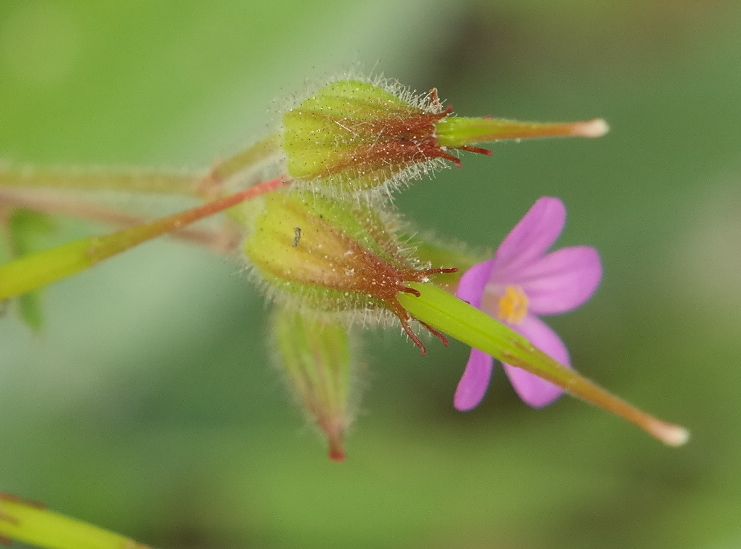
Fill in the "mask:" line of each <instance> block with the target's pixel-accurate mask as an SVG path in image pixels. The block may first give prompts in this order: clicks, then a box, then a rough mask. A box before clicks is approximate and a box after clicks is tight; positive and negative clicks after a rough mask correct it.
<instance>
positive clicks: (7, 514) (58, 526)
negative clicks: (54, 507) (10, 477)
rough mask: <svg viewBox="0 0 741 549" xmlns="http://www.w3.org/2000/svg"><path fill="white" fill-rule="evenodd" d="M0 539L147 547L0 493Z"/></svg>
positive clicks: (80, 547) (72, 547) (97, 548)
mask: <svg viewBox="0 0 741 549" xmlns="http://www.w3.org/2000/svg"><path fill="white" fill-rule="evenodd" d="M0 539H7V540H17V541H20V542H23V543H29V544H32V545H35V546H37V547H46V548H49V549H146V548H147V546H146V545H142V544H139V543H137V542H135V541H134V540H132V539H129V538H127V537H124V536H122V535H120V534H116V533H114V532H109V531H107V530H104V529H102V528H98V527H97V526H93V525H92V524H87V523H85V522H82V521H79V520H76V519H73V518H69V517H66V516H64V515H60V514H58V513H54V512H52V511H49V510H47V509H44V508H43V507H40V506H37V505H33V504H28V503H25V502H23V501H21V500H19V499H17V498H14V497H11V496H2V495H0Z"/></svg>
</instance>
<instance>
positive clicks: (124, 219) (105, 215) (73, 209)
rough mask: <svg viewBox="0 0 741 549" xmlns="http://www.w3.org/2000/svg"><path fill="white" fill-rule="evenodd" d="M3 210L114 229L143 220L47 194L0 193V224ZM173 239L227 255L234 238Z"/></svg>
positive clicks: (200, 234) (189, 235) (187, 235)
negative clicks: (60, 218)
mask: <svg viewBox="0 0 741 549" xmlns="http://www.w3.org/2000/svg"><path fill="white" fill-rule="evenodd" d="M4 207H5V208H6V209H7V208H10V209H17V208H23V209H26V210H31V211H34V212H38V213H43V214H47V215H61V216H66V217H72V218H75V219H82V220H85V221H93V222H96V223H105V224H107V225H114V226H117V227H134V226H136V225H143V224H145V223H146V222H147V220H146V219H144V218H141V217H137V216H134V215H129V214H126V213H122V212H119V211H116V210H113V209H110V208H105V207H103V206H99V205H97V204H91V203H88V202H80V201H78V200H73V199H71V198H69V197H60V196H58V195H57V194H55V193H53V192H48V191H39V192H36V191H33V192H28V191H25V190H24V191H21V192H15V191H10V192H8V191H5V192H4V191H0V224H2V211H3V209H4ZM171 236H172V237H173V238H176V239H179V240H183V241H185V242H190V243H193V244H197V245H199V246H204V247H206V248H208V249H210V250H213V251H214V252H217V253H222V254H223V253H227V252H230V251H231V250H233V249H234V246H235V244H236V239H237V237H236V235H235V234H233V233H232V231H229V230H228V229H223V230H221V231H206V230H199V229H184V230H180V231H177V232H173V233H172V235H171Z"/></svg>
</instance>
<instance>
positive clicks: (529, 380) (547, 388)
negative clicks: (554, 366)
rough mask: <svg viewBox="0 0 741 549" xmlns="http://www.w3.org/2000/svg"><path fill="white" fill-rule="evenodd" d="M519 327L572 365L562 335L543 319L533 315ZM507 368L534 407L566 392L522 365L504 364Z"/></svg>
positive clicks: (524, 399) (540, 405) (510, 376)
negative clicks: (519, 366)
mask: <svg viewBox="0 0 741 549" xmlns="http://www.w3.org/2000/svg"><path fill="white" fill-rule="evenodd" d="M516 328H517V331H518V332H520V333H521V334H522V335H524V336H525V337H526V338H528V339H529V340H530V342H531V343H532V344H533V345H535V346H536V347H537V348H538V349H540V350H541V351H543V352H544V353H546V354H547V355H549V356H551V357H552V358H554V359H556V360H557V361H558V362H560V363H561V364H564V365H566V366H568V365H569V362H570V361H569V352H568V350H567V349H566V346H565V345H564V344H563V342H562V341H561V338H559V337H558V335H556V332H554V331H553V330H551V329H550V328H549V327H548V326H546V325H545V323H544V322H543V321H541V320H540V319H539V318H537V317H535V316H532V315H529V316H527V317H526V318H525V320H524V322H523V323H522V324H520V325H518V326H517V327H516ZM504 371H505V372H506V373H507V377H509V380H510V382H511V383H512V387H514V389H515V391H516V392H517V394H518V395H519V396H520V398H521V399H522V400H523V402H525V404H527V405H529V406H532V407H533V408H542V407H543V406H546V405H548V404H550V403H552V402H553V401H554V400H556V399H557V398H558V397H559V396H561V394H562V393H563V390H562V389H561V388H560V387H557V386H556V385H553V384H552V383H550V382H548V381H545V380H544V379H541V378H539V377H538V376H536V375H533V374H531V373H529V372H526V371H525V370H523V369H521V368H516V367H514V366H510V365H509V364H504Z"/></svg>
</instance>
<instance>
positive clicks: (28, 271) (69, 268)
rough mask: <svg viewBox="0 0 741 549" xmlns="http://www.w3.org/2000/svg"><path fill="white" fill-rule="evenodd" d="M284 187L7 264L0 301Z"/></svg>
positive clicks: (273, 185) (0, 274) (269, 185)
mask: <svg viewBox="0 0 741 549" xmlns="http://www.w3.org/2000/svg"><path fill="white" fill-rule="evenodd" d="M285 185H286V183H285V182H284V181H283V180H282V179H274V180H272V181H267V182H265V183H261V184H259V185H255V186H254V187H251V188H249V189H247V190H245V191H242V192H239V193H236V194H233V195H230V196H227V197H224V198H220V199H218V200H215V201H213V202H209V203H207V204H204V205H203V206H199V207H197V208H193V209H191V210H187V211H185V212H181V213H178V214H175V215H171V216H169V217H165V218H162V219H159V220H156V221H153V222H151V223H147V224H144V225H139V226H137V227H132V228H130V229H125V230H123V231H120V232H117V233H114V234H111V235H106V236H96V237H92V238H85V239H82V240H78V241H76V242H71V243H69V244H65V245H63V246H59V247H57V248H52V249H51V250H46V251H44V252H40V253H37V254H33V255H29V256H25V257H22V258H20V259H17V260H15V261H11V262H10V263H7V264H5V265H2V266H0V300H3V299H8V298H12V297H17V296H20V295H23V294H25V293H27V292H31V291H33V290H36V289H38V288H41V287H43V286H46V285H48V284H52V283H54V282H57V281H59V280H61V279H63V278H66V277H69V276H72V275H74V274H77V273H79V272H82V271H85V270H87V269H89V268H91V267H93V266H94V265H96V264H98V263H100V262H101V261H103V260H105V259H108V258H109V257H112V256H114V255H117V254H119V253H121V252H125V251H126V250H129V249H131V248H133V247H135V246H137V245H139V244H141V243H143V242H147V241H148V240H152V239H154V238H157V237H158V236H162V235H164V234H168V233H171V232H174V231H177V230H179V229H182V228H183V227H185V226H187V225H190V224H191V223H194V222H196V221H199V220H200V219H204V218H206V217H209V216H211V215H214V214H217V213H219V212H221V211H224V210H226V209H229V208H231V207H234V206H236V205H238V204H240V203H242V202H245V201H247V200H251V199H254V198H257V197H258V196H261V195H263V194H267V193H269V192H273V191H276V190H278V189H280V188H283V187H284V186H285Z"/></svg>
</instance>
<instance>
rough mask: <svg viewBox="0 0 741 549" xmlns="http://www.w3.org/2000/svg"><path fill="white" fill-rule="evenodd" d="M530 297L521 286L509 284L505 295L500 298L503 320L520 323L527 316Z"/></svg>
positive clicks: (501, 317) (500, 312) (500, 316)
mask: <svg viewBox="0 0 741 549" xmlns="http://www.w3.org/2000/svg"><path fill="white" fill-rule="evenodd" d="M527 309H528V299H527V295H526V294H525V292H524V291H523V289H522V288H521V287H520V286H507V288H506V289H505V290H504V295H503V296H502V297H501V298H499V314H498V315H497V316H498V317H499V318H500V319H501V320H503V321H505V322H508V323H510V324H520V323H522V321H523V320H524V319H525V317H526V316H527Z"/></svg>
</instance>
